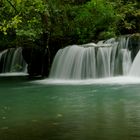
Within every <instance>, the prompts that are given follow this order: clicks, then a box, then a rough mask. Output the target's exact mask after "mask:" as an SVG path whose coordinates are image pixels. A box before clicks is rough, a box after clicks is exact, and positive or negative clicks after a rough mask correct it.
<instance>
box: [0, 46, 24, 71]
mask: <svg viewBox="0 0 140 140" xmlns="http://www.w3.org/2000/svg"><path fill="white" fill-rule="evenodd" d="M0 72H1V73H7V72H25V73H26V72H27V64H26V62H25V61H24V59H23V57H22V48H10V49H7V50H4V51H2V52H1V53H0Z"/></svg>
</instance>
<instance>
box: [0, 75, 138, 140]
mask: <svg viewBox="0 0 140 140" xmlns="http://www.w3.org/2000/svg"><path fill="white" fill-rule="evenodd" d="M139 91H140V86H139V85H135V84H133V85H128V84H125V85H115V84H113V85H105V84H103V85H102V84H100V85H98V84H96V85H95V84H90V85H78V84H77V85H42V84H35V83H31V82H28V81H27V80H26V78H21V79H19V78H18V79H17V78H13V77H12V78H1V80H0V140H139V139H140V134H139V132H140V109H139V108H140V92H139Z"/></svg>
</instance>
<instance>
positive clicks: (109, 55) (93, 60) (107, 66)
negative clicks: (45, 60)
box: [49, 37, 132, 79]
mask: <svg viewBox="0 0 140 140" xmlns="http://www.w3.org/2000/svg"><path fill="white" fill-rule="evenodd" d="M128 42H129V37H128V38H126V37H124V38H120V39H118V40H117V41H116V40H115V39H114V38H112V39H109V40H107V41H100V42H98V43H97V44H94V43H90V44H84V45H72V46H68V47H66V48H64V49H60V50H59V51H58V53H57V54H56V56H55V58H54V61H53V64H52V68H51V72H50V75H49V78H50V79H95V78H103V77H112V76H117V75H128V74H129V70H130V68H131V63H132V60H131V51H130V50H129V49H128Z"/></svg>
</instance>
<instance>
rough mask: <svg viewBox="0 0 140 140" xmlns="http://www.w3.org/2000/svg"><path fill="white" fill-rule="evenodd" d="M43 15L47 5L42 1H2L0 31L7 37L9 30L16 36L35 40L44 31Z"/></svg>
mask: <svg viewBox="0 0 140 140" xmlns="http://www.w3.org/2000/svg"><path fill="white" fill-rule="evenodd" d="M44 13H47V5H46V3H45V2H43V1H42V0H30V1H28V0H22V1H21V0H10V1H9V0H3V4H2V9H1V15H3V16H1V19H0V23H1V24H0V31H1V32H3V33H4V34H5V35H7V33H8V32H9V29H12V30H13V29H14V30H15V32H16V35H17V36H24V37H27V38H30V39H32V40H35V39H37V38H38V37H39V36H40V35H41V34H42V33H43V31H44V25H43V22H42V15H43V14H44Z"/></svg>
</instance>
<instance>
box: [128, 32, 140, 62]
mask: <svg viewBox="0 0 140 140" xmlns="http://www.w3.org/2000/svg"><path fill="white" fill-rule="evenodd" d="M129 49H130V50H131V56H132V60H133V59H134V58H135V56H136V54H137V53H138V51H139V49H140V34H139V33H138V34H133V35H131V36H130V40H129Z"/></svg>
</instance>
